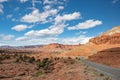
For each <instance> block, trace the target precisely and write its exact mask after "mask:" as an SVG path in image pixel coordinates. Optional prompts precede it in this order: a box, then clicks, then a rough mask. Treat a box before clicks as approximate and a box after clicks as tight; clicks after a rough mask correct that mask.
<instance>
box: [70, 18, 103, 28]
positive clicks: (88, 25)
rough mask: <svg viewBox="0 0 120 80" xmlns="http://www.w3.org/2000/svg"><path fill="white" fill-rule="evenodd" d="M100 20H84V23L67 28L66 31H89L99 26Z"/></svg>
mask: <svg viewBox="0 0 120 80" xmlns="http://www.w3.org/2000/svg"><path fill="white" fill-rule="evenodd" d="M101 24H102V21H100V20H86V21H85V22H82V23H79V24H77V25H75V26H72V27H68V30H79V29H89V28H93V27H96V26H98V25H101Z"/></svg>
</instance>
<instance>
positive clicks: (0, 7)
mask: <svg viewBox="0 0 120 80" xmlns="http://www.w3.org/2000/svg"><path fill="white" fill-rule="evenodd" d="M3 8H4V7H3V5H2V4H0V13H3Z"/></svg>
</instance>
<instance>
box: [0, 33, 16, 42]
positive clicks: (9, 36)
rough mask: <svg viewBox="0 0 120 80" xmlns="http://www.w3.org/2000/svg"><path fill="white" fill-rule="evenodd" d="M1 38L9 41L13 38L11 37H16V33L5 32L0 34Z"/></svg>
mask: <svg viewBox="0 0 120 80" xmlns="http://www.w3.org/2000/svg"><path fill="white" fill-rule="evenodd" d="M0 38H1V40H3V41H9V40H11V39H13V38H14V35H4V34H0Z"/></svg>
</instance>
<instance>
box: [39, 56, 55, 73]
mask: <svg viewBox="0 0 120 80" xmlns="http://www.w3.org/2000/svg"><path fill="white" fill-rule="evenodd" d="M52 65H53V64H52V60H49V58H44V59H43V60H42V61H40V60H39V61H37V69H43V70H44V72H45V73H49V72H51V71H52V70H53V67H52Z"/></svg>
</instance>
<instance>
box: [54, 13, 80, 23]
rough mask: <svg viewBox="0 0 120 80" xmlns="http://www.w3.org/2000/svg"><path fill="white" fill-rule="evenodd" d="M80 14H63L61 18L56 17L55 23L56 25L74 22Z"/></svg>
mask: <svg viewBox="0 0 120 80" xmlns="http://www.w3.org/2000/svg"><path fill="white" fill-rule="evenodd" d="M80 16H81V15H80V13H79V12H74V13H72V14H64V15H63V16H60V15H58V16H57V17H56V18H55V21H56V22H57V23H59V22H62V21H70V20H75V19H79V18H80Z"/></svg>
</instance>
